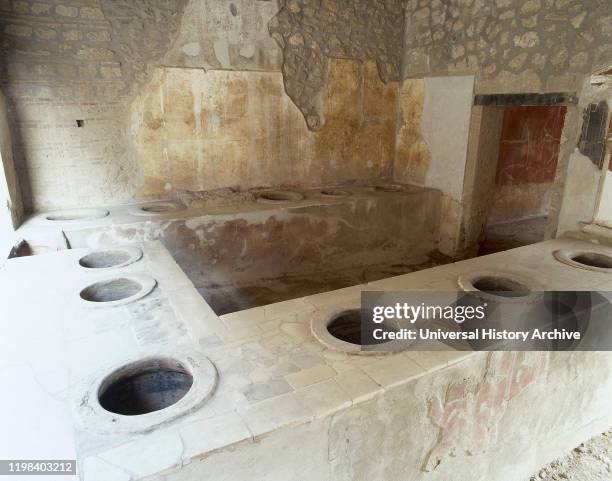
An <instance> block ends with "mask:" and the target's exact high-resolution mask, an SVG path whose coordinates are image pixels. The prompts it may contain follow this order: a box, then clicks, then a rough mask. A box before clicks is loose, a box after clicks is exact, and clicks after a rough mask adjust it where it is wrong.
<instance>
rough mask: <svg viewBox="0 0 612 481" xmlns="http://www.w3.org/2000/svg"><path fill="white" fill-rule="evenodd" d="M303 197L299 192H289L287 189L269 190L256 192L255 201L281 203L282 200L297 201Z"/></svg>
mask: <svg viewBox="0 0 612 481" xmlns="http://www.w3.org/2000/svg"><path fill="white" fill-rule="evenodd" d="M302 199H304V196H303V195H302V194H301V193H299V192H291V191H289V190H270V191H266V192H260V193H258V194H257V201H258V202H263V203H268V204H270V203H272V204H276V203H282V202H297V201H300V200H302Z"/></svg>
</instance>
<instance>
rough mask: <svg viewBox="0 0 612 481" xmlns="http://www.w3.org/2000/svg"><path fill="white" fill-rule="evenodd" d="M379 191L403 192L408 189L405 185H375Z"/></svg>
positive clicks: (375, 188)
mask: <svg viewBox="0 0 612 481" xmlns="http://www.w3.org/2000/svg"><path fill="white" fill-rule="evenodd" d="M374 190H376V191H377V192H402V191H403V190H406V189H405V188H404V186H403V185H393V184H392V185H377V186H376V187H374Z"/></svg>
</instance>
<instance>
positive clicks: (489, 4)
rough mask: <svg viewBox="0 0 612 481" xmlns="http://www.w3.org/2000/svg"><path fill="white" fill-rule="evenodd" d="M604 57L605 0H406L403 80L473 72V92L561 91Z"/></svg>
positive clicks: (609, 39) (611, 53)
mask: <svg viewBox="0 0 612 481" xmlns="http://www.w3.org/2000/svg"><path fill="white" fill-rule="evenodd" d="M610 61H612V4H611V3H610V2H609V0H583V1H579V0H526V1H525V0H494V1H493V0H432V1H429V0H409V1H408V2H407V6H406V31H405V51H404V65H403V74H404V77H405V78H408V77H410V78H418V77H427V76H433V75H460V74H465V73H477V74H478V75H477V78H478V81H477V91H478V92H480V93H484V92H498V93H499V92H513V91H519V92H520V91H540V90H548V91H561V90H569V89H570V88H576V87H579V86H580V85H581V80H582V77H583V76H584V75H585V74H588V73H590V72H591V69H592V68H593V66H599V65H604V64H606V63H609V62H610Z"/></svg>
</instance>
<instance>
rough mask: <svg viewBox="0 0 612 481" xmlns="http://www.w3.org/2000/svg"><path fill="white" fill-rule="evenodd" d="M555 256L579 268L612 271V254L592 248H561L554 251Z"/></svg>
mask: <svg viewBox="0 0 612 481" xmlns="http://www.w3.org/2000/svg"><path fill="white" fill-rule="evenodd" d="M553 256H554V258H555V259H556V260H557V261H559V262H563V263H564V264H567V265H568V266H571V267H575V268H578V269H585V270H588V271H593V272H607V273H609V272H612V256H610V255H608V254H604V253H603V252H597V251H594V250H593V251H590V250H571V249H561V250H557V251H555V252H553Z"/></svg>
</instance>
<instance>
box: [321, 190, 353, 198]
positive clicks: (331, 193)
mask: <svg viewBox="0 0 612 481" xmlns="http://www.w3.org/2000/svg"><path fill="white" fill-rule="evenodd" d="M319 193H320V194H321V195H322V196H324V197H350V196H351V195H353V194H351V193H350V192H348V191H346V190H340V189H323V190H321V191H319Z"/></svg>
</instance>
